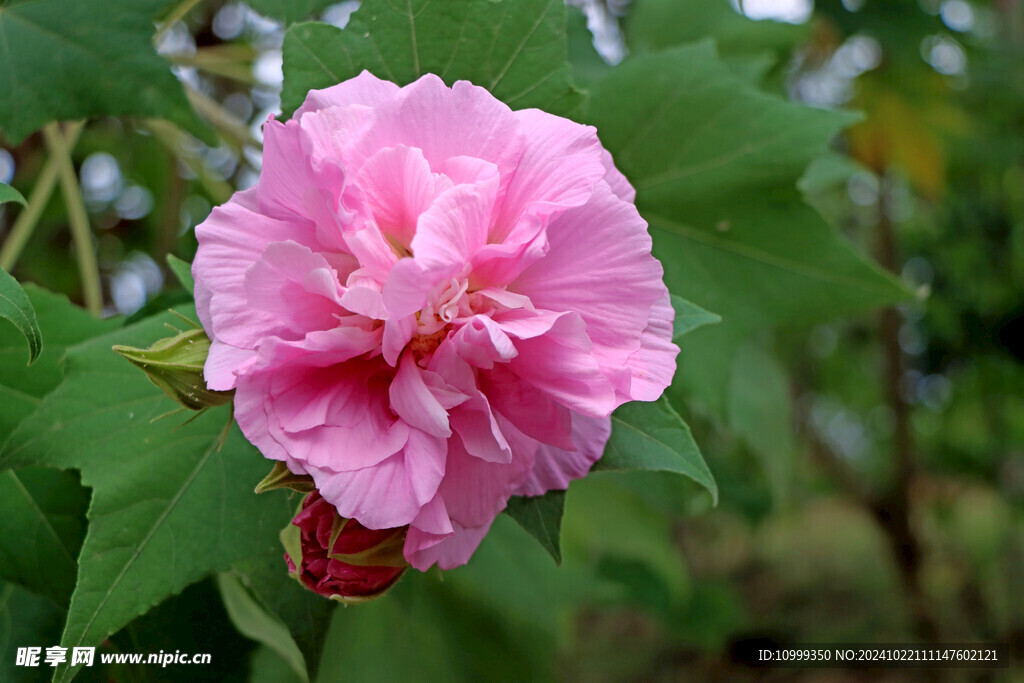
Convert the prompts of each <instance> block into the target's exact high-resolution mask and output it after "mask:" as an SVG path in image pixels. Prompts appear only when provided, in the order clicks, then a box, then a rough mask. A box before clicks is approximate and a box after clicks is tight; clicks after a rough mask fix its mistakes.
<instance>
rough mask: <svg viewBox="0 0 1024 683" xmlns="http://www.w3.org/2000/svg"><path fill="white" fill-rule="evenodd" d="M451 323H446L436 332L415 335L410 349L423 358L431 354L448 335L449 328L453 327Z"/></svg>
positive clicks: (411, 340)
mask: <svg viewBox="0 0 1024 683" xmlns="http://www.w3.org/2000/svg"><path fill="white" fill-rule="evenodd" d="M451 327H452V326H451V325H450V324H449V325H445V326H444V327H442V328H441V329H439V330H437V331H436V332H432V333H430V334H417V335H416V336H415V337H413V338H412V339H410V340H409V346H408V349H409V350H410V351H412V352H413V355H415V356H416V357H417V358H423V357H424V356H429V355H430V354H432V353H433V352H434V351H435V350H437V347H438V346H440V345H441V342H443V341H444V339H445V337H447V336H448V330H450V329H451Z"/></svg>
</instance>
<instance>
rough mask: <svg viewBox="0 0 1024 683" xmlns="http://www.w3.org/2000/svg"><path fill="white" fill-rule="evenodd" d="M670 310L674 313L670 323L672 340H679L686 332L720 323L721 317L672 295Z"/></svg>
mask: <svg viewBox="0 0 1024 683" xmlns="http://www.w3.org/2000/svg"><path fill="white" fill-rule="evenodd" d="M671 296H672V308H674V309H675V311H676V317H675V320H674V321H673V323H672V339H673V340H675V339H679V338H680V337H682V336H683V335H684V334H686V333H687V332H690V331H691V330H695V329H697V328H698V327H702V326H704V325H713V324H715V323H720V322H722V318H721V316H717V315H715V314H714V313H712V312H711V311H705V310H704V309H703V308H701V307H700V306H698V305H697V304H694V303H690V302H689V301H687V300H686V299H684V298H683V297H681V296H676V295H675V294H672V295H671Z"/></svg>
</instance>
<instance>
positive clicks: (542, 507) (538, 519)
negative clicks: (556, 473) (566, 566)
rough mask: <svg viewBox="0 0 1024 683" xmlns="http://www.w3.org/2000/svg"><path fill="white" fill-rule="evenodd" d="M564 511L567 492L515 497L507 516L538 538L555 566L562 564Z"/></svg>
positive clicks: (508, 508)
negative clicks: (561, 541)
mask: <svg viewBox="0 0 1024 683" xmlns="http://www.w3.org/2000/svg"><path fill="white" fill-rule="evenodd" d="M564 509H565V491H548V492H547V493H545V494H544V495H542V496H513V497H512V498H510V499H509V501H508V507H506V508H505V514H507V515H508V516H509V517H511V518H512V519H514V520H516V523H517V524H519V526H521V527H523V528H524V529H526V531H527V532H528V533H529V534H530V535H531V536H533V537H534V538H536V539H537V540H538V541H539V542H540V544H541V546H542V547H543V548H544V550H547V551H548V552H549V553H551V557H553V558H554V559H555V564H562V546H561V543H560V541H559V536H560V534H561V531H560V530H561V527H562V511H563V510H564Z"/></svg>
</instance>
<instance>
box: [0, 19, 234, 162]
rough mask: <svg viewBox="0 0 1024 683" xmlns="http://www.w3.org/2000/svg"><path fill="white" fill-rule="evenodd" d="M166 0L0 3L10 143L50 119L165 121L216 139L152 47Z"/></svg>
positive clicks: (3, 108) (0, 100) (1, 98)
mask: <svg viewBox="0 0 1024 683" xmlns="http://www.w3.org/2000/svg"><path fill="white" fill-rule="evenodd" d="M167 5H168V0H8V1H7V2H5V3H3V5H2V6H0V54H3V55H4V58H3V59H2V60H0V83H3V84H4V86H3V88H0V128H2V129H3V130H4V132H6V133H7V136H8V137H9V138H10V139H11V142H13V143H14V144H17V143H19V142H20V141H21V140H23V139H24V138H25V136H26V135H28V134H29V133H31V132H33V131H35V130H37V129H38V128H40V127H42V126H43V125H44V124H46V123H49V122H51V121H66V120H73V119H84V118H94V117H98V116H138V117H152V118H165V119H168V120H170V121H173V122H174V123H176V124H178V125H179V126H181V127H182V128H184V129H186V130H188V131H189V132H190V133H192V134H193V135H196V136H197V137H199V138H201V139H202V140H203V141H204V142H207V143H209V144H214V143H215V141H216V138H215V137H214V135H213V132H212V131H211V129H210V128H209V127H207V126H206V125H205V124H204V123H203V122H202V121H200V119H199V118H198V117H197V116H196V114H195V112H194V111H193V110H192V107H191V105H190V104H189V102H188V99H187V98H186V96H185V91H184V90H183V89H182V86H181V83H180V82H179V81H178V79H177V78H175V77H174V74H173V73H171V69H170V65H169V64H168V63H167V62H166V61H165V60H164V59H162V58H161V57H160V56H159V55H158V54H157V53H156V50H155V49H154V48H153V42H152V40H153V32H154V28H153V19H154V17H156V16H157V15H158V14H159V13H160V12H161V10H162V9H163V8H165V7H166V6H167Z"/></svg>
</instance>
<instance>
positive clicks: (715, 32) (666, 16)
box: [624, 0, 809, 55]
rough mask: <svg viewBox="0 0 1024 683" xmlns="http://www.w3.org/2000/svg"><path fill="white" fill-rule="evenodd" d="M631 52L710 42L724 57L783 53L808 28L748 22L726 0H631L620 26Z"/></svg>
mask: <svg viewBox="0 0 1024 683" xmlns="http://www.w3.org/2000/svg"><path fill="white" fill-rule="evenodd" d="M624 33H625V37H626V43H627V44H628V45H629V48H630V50H631V51H633V52H634V53H640V52H649V51H656V50H664V49H666V48H670V47H675V46H677V45H682V44H684V43H693V42H696V41H698V40H704V39H706V38H709V37H710V38H714V39H715V42H716V43H717V44H718V45H719V47H720V49H721V50H722V54H724V55H732V54H743V55H750V54H757V53H762V54H763V53H764V52H766V51H772V52H787V53H788V51H789V50H791V49H792V48H793V47H795V46H796V44H797V43H798V42H799V41H800V40H802V39H803V38H806V37H807V34H808V33H809V26H807V25H799V24H788V23H783V22H778V21H770V20H765V21H752V20H750V19H747V18H746V17H744V16H742V15H741V14H740V13H739V12H737V11H736V10H735V9H733V7H732V6H731V5H730V3H729V0H686V2H679V1H678V0H636V1H635V2H634V3H633V4H632V5H631V7H630V12H629V14H627V15H626V18H625V21H624Z"/></svg>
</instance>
